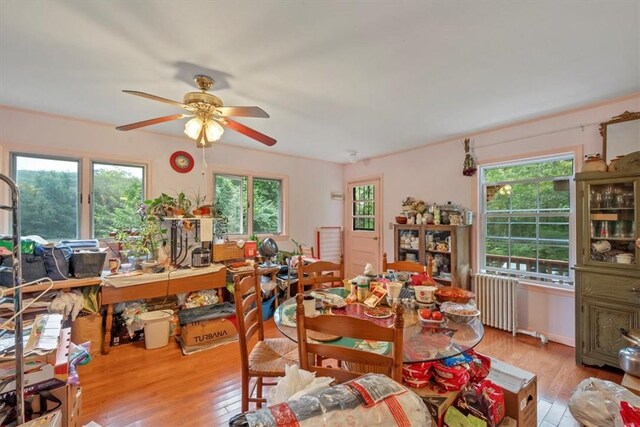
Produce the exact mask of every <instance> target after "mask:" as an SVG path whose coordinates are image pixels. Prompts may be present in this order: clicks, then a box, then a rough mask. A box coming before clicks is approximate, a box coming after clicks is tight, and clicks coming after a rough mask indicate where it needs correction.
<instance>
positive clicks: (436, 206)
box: [433, 203, 440, 225]
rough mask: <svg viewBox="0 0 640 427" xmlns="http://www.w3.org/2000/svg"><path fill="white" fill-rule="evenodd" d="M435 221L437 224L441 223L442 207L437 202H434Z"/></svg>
mask: <svg viewBox="0 0 640 427" xmlns="http://www.w3.org/2000/svg"><path fill="white" fill-rule="evenodd" d="M433 223H434V224H435V225H439V224H440V208H438V205H436V204H435V203H434V204H433Z"/></svg>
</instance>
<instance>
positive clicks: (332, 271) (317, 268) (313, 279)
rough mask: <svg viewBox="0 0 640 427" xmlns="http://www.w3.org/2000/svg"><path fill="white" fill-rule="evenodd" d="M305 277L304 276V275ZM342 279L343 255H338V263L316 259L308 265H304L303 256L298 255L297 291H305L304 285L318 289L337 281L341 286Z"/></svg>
mask: <svg viewBox="0 0 640 427" xmlns="http://www.w3.org/2000/svg"><path fill="white" fill-rule="evenodd" d="M305 274H306V275H307V277H304V275H305ZM343 279H344V256H343V255H340V263H339V264H336V263H334V262H329V261H322V260H320V261H317V262H313V263H311V264H308V265H304V261H303V258H302V257H301V256H300V257H298V293H302V292H304V291H305V287H310V289H318V288H322V287H324V284H326V283H329V287H331V285H332V284H334V283H338V284H339V285H338V286H342V280H343Z"/></svg>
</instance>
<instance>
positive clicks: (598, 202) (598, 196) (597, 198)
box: [591, 191, 602, 208]
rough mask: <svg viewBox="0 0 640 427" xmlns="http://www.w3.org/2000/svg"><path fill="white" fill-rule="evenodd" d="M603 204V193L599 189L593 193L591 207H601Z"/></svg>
mask: <svg viewBox="0 0 640 427" xmlns="http://www.w3.org/2000/svg"><path fill="white" fill-rule="evenodd" d="M601 206H602V193H600V192H598V191H593V192H592V193H591V207H592V208H599V207H601Z"/></svg>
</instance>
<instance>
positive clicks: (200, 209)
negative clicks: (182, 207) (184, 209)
mask: <svg viewBox="0 0 640 427" xmlns="http://www.w3.org/2000/svg"><path fill="white" fill-rule="evenodd" d="M206 200H207V195H206V194H200V191H196V193H195V194H194V195H193V206H194V208H193V215H195V216H196V217H199V216H209V215H211V206H210V205H205V203H206Z"/></svg>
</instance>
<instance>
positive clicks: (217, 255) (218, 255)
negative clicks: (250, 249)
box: [213, 242, 244, 261]
mask: <svg viewBox="0 0 640 427" xmlns="http://www.w3.org/2000/svg"><path fill="white" fill-rule="evenodd" d="M241 258H244V248H240V247H238V245H237V243H236V242H227V243H219V244H215V245H213V260H214V261H229V260H232V259H241Z"/></svg>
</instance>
